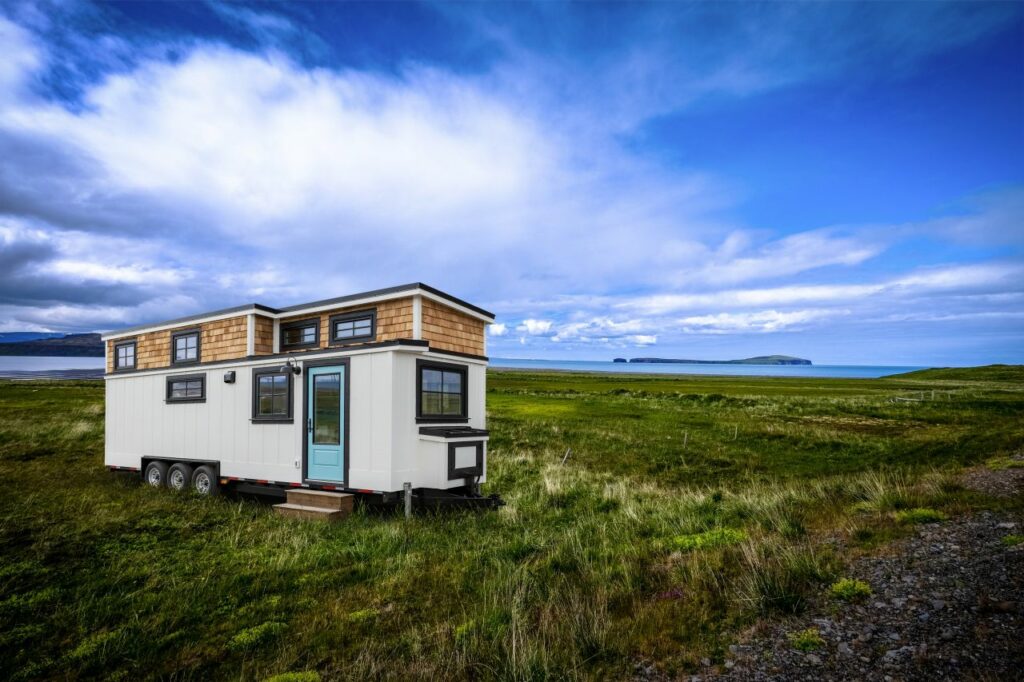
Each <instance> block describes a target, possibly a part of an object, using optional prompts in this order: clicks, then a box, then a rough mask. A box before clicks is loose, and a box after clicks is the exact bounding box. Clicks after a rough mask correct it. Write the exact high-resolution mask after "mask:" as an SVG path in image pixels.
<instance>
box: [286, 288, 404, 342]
mask: <svg viewBox="0 0 1024 682" xmlns="http://www.w3.org/2000/svg"><path fill="white" fill-rule="evenodd" d="M374 309H376V310H377V335H376V337H375V338H374V341H393V340H394V339H411V338H412V297H409V298H397V299H395V300H393V301H381V302H380V303H377V304H375V305H369V306H366V305H360V306H355V307H351V306H350V307H348V308H333V309H331V310H326V311H324V312H322V313H320V348H327V347H328V346H330V345H331V322H330V320H331V315H340V314H341V313H356V312H359V311H361V310H367V311H369V310H374ZM311 317H316V315H310V314H309V313H305V314H301V315H294V316H292V317H284V318H281V324H282V325H286V324H288V323H289V322H295V321H297V320H308V319H310V318H311ZM353 345H354V344H353Z"/></svg>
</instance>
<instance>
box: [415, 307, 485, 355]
mask: <svg viewBox="0 0 1024 682" xmlns="http://www.w3.org/2000/svg"><path fill="white" fill-rule="evenodd" d="M423 338H424V339H425V340H427V341H429V342H430V347H431V348H436V349H438V350H451V351H455V352H456V353H469V354H471V355H483V354H484V323H483V322H481V321H480V320H478V319H476V318H473V317H470V316H469V315H465V314H463V313H460V312H459V311H457V310H454V309H452V308H449V307H448V306H446V305H443V304H441V303H436V302H434V301H432V300H430V299H428V298H424V299H423Z"/></svg>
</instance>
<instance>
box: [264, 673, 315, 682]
mask: <svg viewBox="0 0 1024 682" xmlns="http://www.w3.org/2000/svg"><path fill="white" fill-rule="evenodd" d="M263 682H320V673H318V672H317V671H315V670H303V671H302V672H297V673H281V674H280V675H274V676H273V677H268V678H267V679H265V680H264V681H263Z"/></svg>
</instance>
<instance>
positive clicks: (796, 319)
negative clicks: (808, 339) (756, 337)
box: [679, 309, 849, 334]
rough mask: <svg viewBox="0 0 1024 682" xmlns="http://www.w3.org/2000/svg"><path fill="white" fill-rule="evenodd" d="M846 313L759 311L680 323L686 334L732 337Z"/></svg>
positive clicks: (699, 317) (789, 327)
mask: <svg viewBox="0 0 1024 682" xmlns="http://www.w3.org/2000/svg"><path fill="white" fill-rule="evenodd" d="M848 312H849V311H846V310H835V309H827V310H813V309H811V310H791V311H786V312H780V311H777V310H759V311H755V312H744V313H718V314H715V315H696V316H691V317H684V318H682V319H681V320H679V324H680V325H681V326H682V329H683V331H684V332H686V333H688V334H730V333H737V332H739V333H767V332H777V331H784V330H785V331H792V330H793V329H794V328H799V327H801V326H803V325H805V324H806V323H808V322H810V321H812V320H821V319H823V318H832V317H836V316H839V315H843V314H846V313H848Z"/></svg>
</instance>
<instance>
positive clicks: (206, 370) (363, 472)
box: [103, 283, 496, 502]
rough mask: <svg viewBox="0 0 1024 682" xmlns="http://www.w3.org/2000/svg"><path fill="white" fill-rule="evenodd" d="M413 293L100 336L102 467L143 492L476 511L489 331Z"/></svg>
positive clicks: (234, 311)
mask: <svg viewBox="0 0 1024 682" xmlns="http://www.w3.org/2000/svg"><path fill="white" fill-rule="evenodd" d="M493 320H494V315H493V314H491V313H489V312H487V311H485V310H482V309H480V308H477V307H476V306H473V305H471V304H469V303H466V302H465V301H462V300H460V299H457V298H455V297H454V296H451V295H449V294H446V293H444V292H441V291H439V290H437V289H434V288H432V287H428V286H426V285H424V284H420V283H415V284H409V285H404V286H398V287H391V288H389V289H381V290H377V291H371V292H366V293H362V294H356V295H352V296H344V297H341V298H335V299H328V300H324V301H316V302H313V303H308V304H302V305H297V306H290V307H288V308H283V309H274V308H269V307H267V306H262V305H259V304H251V305H246V306H239V307H237V308H230V309H226V310H218V311H214V312H210V313H205V314H200V315H194V316H190V317H188V318H182V319H177V320H171V321H167V322H161V323H154V324H151V325H144V326H139V327H133V328H130V329H122V330H118V331H114V332H111V333H109V334H106V335H104V337H103V339H104V342H105V343H106V347H107V371H106V374H105V380H106V455H105V459H106V465H107V466H108V467H109V468H110V469H112V470H128V471H137V472H140V473H141V474H142V476H143V479H144V480H145V481H146V482H148V483H150V484H151V485H156V486H159V485H168V486H170V487H173V488H178V489H183V488H186V487H192V488H193V489H195V490H196V491H197V492H200V493H206V494H209V493H215V492H217V491H218V490H219V489H220V488H221V487H228V486H231V487H238V488H240V489H243V490H249V491H253V489H254V488H258V489H260V490H262V491H268V492H278V493H280V492H282V491H286V490H289V489H295V488H300V489H312V490H327V491H341V492H348V493H359V494H362V495H364V496H368V497H373V498H375V499H377V500H379V501H383V502H389V501H395V500H396V499H397V497H396V494H398V493H400V492H401V491H402V490H403V486H404V485H405V484H407V483H408V484H411V486H412V488H414V489H415V490H416V492H417V495H419V496H420V499H423V500H430V499H433V500H438V501H444V500H453V499H463V500H476V501H478V502H486V501H488V500H490V501H492V502H494V501H496V500H495V499H494V498H480V497H479V484H480V483H481V482H483V481H485V480H486V476H487V441H488V433H487V430H486V419H485V391H486V368H487V357H486V354H485V350H486V348H485V331H486V326H487V325H488V324H489V323H491V322H492V321H493Z"/></svg>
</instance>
